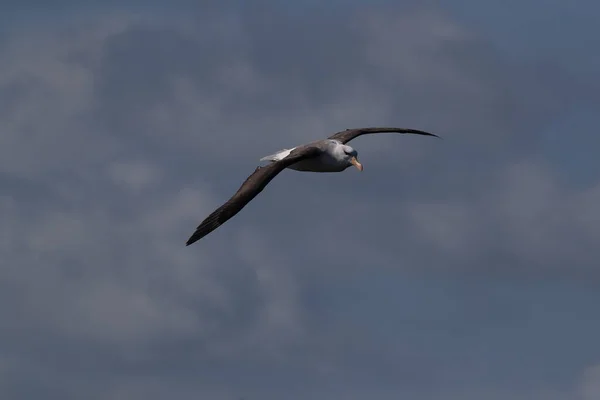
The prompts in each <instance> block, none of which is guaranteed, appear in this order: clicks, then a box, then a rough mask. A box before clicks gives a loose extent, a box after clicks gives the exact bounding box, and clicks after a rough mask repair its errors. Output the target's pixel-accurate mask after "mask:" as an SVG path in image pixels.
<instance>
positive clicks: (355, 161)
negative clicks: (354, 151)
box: [350, 157, 363, 171]
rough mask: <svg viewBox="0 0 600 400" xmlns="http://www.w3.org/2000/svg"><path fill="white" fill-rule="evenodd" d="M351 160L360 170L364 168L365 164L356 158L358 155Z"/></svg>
mask: <svg viewBox="0 0 600 400" xmlns="http://www.w3.org/2000/svg"><path fill="white" fill-rule="evenodd" d="M350 162H351V163H352V165H354V166H355V167H356V169H357V170H359V171H362V170H363V165H362V164H361V163H359V162H358V160H357V159H356V157H352V159H351V160H350Z"/></svg>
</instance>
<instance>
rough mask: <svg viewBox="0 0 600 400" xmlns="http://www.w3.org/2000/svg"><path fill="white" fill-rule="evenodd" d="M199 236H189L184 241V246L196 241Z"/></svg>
mask: <svg viewBox="0 0 600 400" xmlns="http://www.w3.org/2000/svg"><path fill="white" fill-rule="evenodd" d="M198 239H199V238H196V237H195V235H192V236H190V238H189V239H188V240H187V242H185V246H186V247H187V246H189V245H190V244H193V243H196V242H197V241H198Z"/></svg>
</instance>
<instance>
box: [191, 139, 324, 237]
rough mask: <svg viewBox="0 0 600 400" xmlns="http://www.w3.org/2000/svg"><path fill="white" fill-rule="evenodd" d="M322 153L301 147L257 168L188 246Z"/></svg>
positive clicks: (210, 217) (318, 149) (202, 223)
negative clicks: (286, 171) (292, 169)
mask: <svg viewBox="0 0 600 400" xmlns="http://www.w3.org/2000/svg"><path fill="white" fill-rule="evenodd" d="M322 151H323V150H322V149H321V148H320V147H319V146H310V145H307V146H300V147H298V148H296V149H294V150H293V151H292V152H291V153H290V154H289V155H288V156H287V157H286V158H284V159H283V160H280V161H277V162H274V163H271V164H269V165H267V166H265V167H257V168H256V169H255V170H254V172H253V173H252V174H251V175H250V176H249V177H248V178H246V180H245V181H244V183H242V185H241V186H240V188H239V189H238V191H237V192H236V193H235V194H234V195H233V196H232V197H231V198H230V199H229V200H227V202H225V203H224V204H223V205H222V206H220V207H219V208H217V209H216V210H215V211H213V212H212V213H211V214H210V215H209V216H208V217H206V218H205V219H204V221H202V222H201V223H200V225H198V227H197V228H196V231H195V232H194V233H193V234H192V236H190V238H189V239H188V240H187V242H186V246H189V245H190V244H192V243H194V242H196V241H198V240H200V239H202V238H203V237H204V236H206V235H208V234H209V233H211V232H212V231H214V230H215V229H217V228H218V227H219V226H221V225H223V224H224V223H225V222H226V221H227V220H229V219H230V218H232V217H233V216H234V215H236V214H237V213H239V212H240V211H241V210H242V208H244V207H245V206H246V204H248V203H249V202H250V201H251V200H252V199H253V198H255V197H256V195H258V194H259V193H260V192H262V191H263V189H264V188H265V187H266V186H267V185H268V184H269V182H271V180H273V178H275V177H276V176H277V174H279V173H280V172H281V171H283V170H284V169H285V168H287V167H288V166H290V165H292V164H294V163H296V162H298V161H300V160H302V159H307V158H311V157H316V156H318V155H319V154H321V152H322Z"/></svg>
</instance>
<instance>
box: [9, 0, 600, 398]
mask: <svg viewBox="0 0 600 400" xmlns="http://www.w3.org/2000/svg"><path fill="white" fill-rule="evenodd" d="M231 4H233V3H231ZM113 8H114V11H113V13H111V14H101V16H96V17H93V18H90V17H89V16H88V17H86V19H85V21H86V22H85V23H83V22H82V21H84V20H83V19H81V20H78V19H75V20H74V21H73V22H72V24H71V25H69V26H68V27H64V26H62V27H59V24H52V23H50V24H45V25H43V26H40V27H37V28H35V29H34V28H30V30H25V32H26V34H16V33H12V34H11V35H10V36H8V37H7V38H5V39H4V42H3V44H2V47H1V50H0V52H1V54H0V56H1V57H0V58H1V59H2V60H3V62H2V64H0V130H1V131H2V132H3V135H1V136H0V213H1V215H2V228H1V230H0V239H1V240H0V250H1V253H2V254H3V259H4V265H3V266H2V268H1V269H0V274H1V279H0V299H1V300H2V302H1V303H0V304H2V306H0V309H1V311H2V314H3V315H4V316H5V318H4V319H3V320H2V322H1V323H0V335H1V337H2V340H1V342H3V343H5V346H1V347H0V355H1V356H2V358H0V373H2V378H0V390H1V391H2V393H3V394H4V395H5V396H6V397H7V398H15V399H19V398H30V397H32V396H34V397H35V396H37V397H39V395H40V393H44V395H45V396H46V397H47V398H61V399H64V398H81V397H82V396H86V397H90V396H91V397H92V398H94V399H95V398H97V399H103V400H104V399H106V400H108V399H111V400H112V399H121V398H128V399H132V398H133V399H136V398H144V399H153V398H156V399H159V398H164V397H165V396H167V395H171V396H176V397H178V398H198V396H200V397H203V398H204V397H206V398H211V399H237V398H240V397H242V398H246V399H253V398H261V399H268V398H281V397H285V398H291V399H293V398H305V397H306V395H307V394H308V395H310V396H312V397H314V398H333V399H335V398H344V399H351V398H364V397H367V396H370V397H372V398H378V399H387V398H390V399H391V398H398V396H399V395H402V394H404V395H410V396H412V397H413V398H415V399H429V398H439V396H440V393H442V392H443V394H444V397H445V398H447V397H449V398H467V399H468V398H481V397H485V398H491V399H493V398H505V397H506V396H508V397H511V398H527V399H535V398H540V399H542V398H543V399H571V398H574V396H578V395H579V394H581V393H584V394H582V396H588V397H585V399H586V400H587V398H592V397H590V396H593V393H595V392H593V391H594V388H595V386H594V385H595V382H596V380H597V374H595V372H594V371H596V369H594V368H595V367H594V365H596V364H597V363H598V359H599V358H600V355H599V354H597V352H596V353H594V351H593V350H592V351H591V350H590V348H589V347H590V345H591V344H592V343H593V342H594V339H593V338H594V337H597V335H598V334H600V325H598V323H597V318H595V316H594V313H595V310H594V308H593V307H591V305H593V304H594V301H597V295H595V294H594V292H593V290H594V289H595V288H596V287H597V284H598V277H599V275H598V269H597V266H596V265H595V262H594V261H595V260H597V259H598V256H600V254H598V250H596V247H595V246H594V244H595V241H594V238H596V237H597V236H598V234H599V232H598V229H597V226H598V224H597V223H596V222H597V220H598V215H600V208H598V204H600V202H598V193H600V192H599V191H598V183H597V182H595V181H594V180H593V179H592V181H591V183H590V184H588V185H581V186H578V187H573V186H571V185H567V184H564V182H563V180H561V175H560V172H559V171H557V169H556V168H554V167H553V165H552V163H551V162H549V161H548V160H547V159H546V158H545V154H544V153H543V152H542V151H541V150H540V142H541V141H543V140H546V139H547V138H546V137H545V136H544V134H545V132H547V130H548V129H550V128H551V127H552V126H553V124H554V123H555V122H556V121H557V120H561V118H566V116H568V113H569V112H570V111H571V110H572V109H574V108H576V107H579V106H580V105H581V107H589V104H590V103H589V101H590V99H593V98H596V97H597V93H595V92H594V91H593V90H590V89H589V88H586V89H584V88H583V85H582V84H581V81H580V80H579V79H577V78H578V77H573V76H572V75H570V74H568V73H565V71H563V69H561V68H560V67H556V68H554V69H548V70H544V71H541V72H540V71H539V70H537V69H536V68H535V66H534V65H532V64H530V63H526V62H518V61H516V60H508V59H506V58H505V57H504V54H503V53H502V52H501V51H499V50H498V49H496V48H494V46H492V45H491V44H490V43H489V41H487V40H486V38H485V37H481V36H479V35H477V33H476V32H474V31H472V30H469V28H468V26H464V25H461V24H459V23H458V22H456V21H455V20H454V19H452V18H451V17H450V16H449V15H448V14H447V13H445V12H443V11H442V10H439V9H436V8H424V7H420V8H419V7H414V6H411V7H401V6H397V7H391V6H390V7H388V8H383V7H381V6H378V7H373V8H370V7H367V6H361V7H359V8H350V7H349V8H347V9H345V10H342V8H339V9H337V8H336V10H335V12H334V11H333V10H332V9H329V10H326V11H324V12H323V13H322V14H320V15H316V14H314V13H312V14H311V13H300V12H299V13H293V12H290V11H289V10H288V11H287V12H286V11H285V10H283V9H278V8H273V7H271V6H270V5H269V3H268V2H266V3H261V6H260V7H257V8H255V9H248V8H234V7H231V8H229V3H228V5H227V7H223V8H220V6H219V5H218V4H216V3H215V4H212V5H210V7H209V8H207V9H202V8H195V9H194V8H190V13H189V15H188V16H183V17H182V16H181V12H179V13H169V14H160V13H158V12H157V11H156V10H154V11H152V10H150V11H148V12H147V13H146V14H142V15H141V16H140V15H136V14H133V13H131V12H126V11H124V10H119V9H118V8H117V6H114V7H113ZM206 10H208V11H206ZM267 11H269V12H267ZM332 13H333V14H332ZM332 17H335V18H333V19H332ZM90 21H91V22H90ZM22 32H23V30H22V31H21V33H22ZM369 125H404V126H409V127H418V128H423V129H428V130H431V131H435V132H437V133H440V134H441V135H442V136H444V140H441V141H435V140H431V139H429V138H420V137H404V136H393V135H383V136H378V137H372V138H368V139H367V138H361V139H357V140H356V142H353V145H355V147H356V148H357V149H358V150H359V152H360V156H361V160H362V161H363V162H364V164H365V166H366V169H365V171H364V172H363V173H362V174H361V175H358V173H357V172H350V171H348V172H346V173H345V174H339V175H319V176H315V175H312V174H301V173H295V172H291V171H286V172H284V173H283V174H282V176H281V177H280V178H278V179H276V180H274V181H273V183H272V184H271V185H270V186H269V188H268V189H267V190H266V191H265V192H264V193H262V194H261V195H260V196H259V197H257V199H256V201H255V202H253V203H251V204H250V205H249V206H248V207H247V208H246V209H245V210H244V211H243V212H242V213H240V214H239V216H237V217H236V218H235V219H234V220H232V221H231V222H229V223H228V224H227V225H225V226H224V227H222V228H220V229H219V230H218V231H215V232H214V233H213V234H212V235H211V236H209V237H207V238H206V239H205V240H203V241H202V242H200V243H199V244H197V245H195V246H194V247H190V248H185V247H184V241H185V239H186V238H187V236H188V235H189V233H190V232H191V231H192V230H193V228H194V227H195V226H196V224H197V223H198V222H199V221H200V220H201V219H202V218H203V217H204V216H205V215H206V214H207V213H208V212H210V211H211V210H212V209H213V208H214V207H216V206H217V205H218V204H219V203H220V202H221V201H223V200H224V199H225V198H227V197H228V196H229V195H230V194H231V193H232V192H233V191H235V190H236V189H237V187H238V185H239V184H240V183H241V181H243V179H244V178H245V177H246V175H247V174H249V173H250V172H251V171H252V170H253V168H254V166H255V164H256V163H257V161H258V159H259V158H260V157H261V156H263V155H265V154H270V153H272V152H274V151H276V150H278V149H279V148H283V147H286V146H293V145H296V144H299V143H302V142H305V141H308V140H311V139H313V138H319V137H323V136H326V135H329V134H330V133H332V132H334V131H337V130H341V129H345V128H348V127H355V126H369ZM388 168H389V169H388ZM284 176H285V177H286V178H287V179H284V178H283V177H284ZM274 205H277V206H274ZM557 277H559V278H561V279H562V280H561V279H557ZM548 282H549V283H548ZM565 282H567V283H565ZM583 282H585V283H586V284H587V285H588V286H586V285H585V284H584V283H583ZM545 285H549V286H545ZM536 296H541V298H543V299H545V302H544V304H545V305H548V306H550V308H549V309H544V308H543V307H542V306H540V304H541V303H540V300H539V298H538V297H536ZM557 296H558V297H557ZM574 310H576V312H575V311H574ZM576 317H577V318H576ZM554 321H562V322H563V323H564V324H571V326H573V327H574V329H575V330H578V332H579V333H570V334H569V333H567V332H563V331H562V330H561V329H559V327H557V326H556V324H557V322H554ZM568 335H570V336H568ZM567 336H568V337H570V338H571V339H572V340H573V346H572V347H569V354H567V353H566V351H558V350H556V349H557V348H566V347H564V346H563V344H564V339H565V337H567ZM540 337H543V338H544V339H543V340H540V339H539V338H540ZM544 357H545V358H544ZM541 359H543V361H544V363H545V365H540V362H541V361H540V360H541ZM550 365H551V366H552V367H551V366H550ZM536 371H541V372H539V373H538V372H536ZM584 371H587V372H584ZM550 375H551V378H552V379H549V378H548V376H550ZM532 382H533V383H532ZM596 386H597V385H596ZM432 387H435V388H436V389H431V388H432ZM507 388H508V389H507ZM538 388H541V389H539V390H538ZM506 391H509V393H508V394H507V393H506ZM578 391H579V392H581V393H579V392H578ZM576 392H577V393H579V394H574V393H576ZM590 393H592V394H591V395H590ZM503 396H504V397H503Z"/></svg>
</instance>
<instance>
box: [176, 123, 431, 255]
mask: <svg viewBox="0 0 600 400" xmlns="http://www.w3.org/2000/svg"><path fill="white" fill-rule="evenodd" d="M384 132H393V133H409V134H415V135H425V136H435V137H437V138H439V136H438V135H434V134H433V133H429V132H425V131H420V130H417V129H408V128H357V129H346V130H345V131H341V132H337V133H335V134H333V135H331V136H329V137H328V138H327V139H322V140H317V141H314V142H311V143H308V144H304V145H301V146H297V147H294V148H292V149H283V150H280V151H278V152H277V153H275V154H271V155H268V156H266V157H263V158H261V159H260V161H268V162H269V164H268V165H266V166H263V167H261V166H259V167H257V168H256V170H254V172H253V173H252V174H251V175H250V176H249V177H248V178H247V179H246V180H245V181H244V183H242V186H240V188H239V189H238V191H237V192H236V193H235V194H234V195H233V196H232V197H231V198H230V199H229V200H227V202H225V203H224V204H223V205H222V206H220V207H219V208H217V209H216V210H215V211H213V212H212V213H211V214H210V215H209V216H208V217H206V219H204V221H202V223H200V225H198V227H197V228H196V231H195V232H194V233H193V234H192V236H190V238H189V239H188V241H187V242H186V246H189V245H190V244H192V243H194V242H196V241H198V240H200V239H202V238H203V237H204V236H206V235H208V234H209V233H211V232H212V231H214V230H215V229H217V228H218V227H219V226H221V225H223V224H224V223H225V222H226V221H227V220H229V219H230V218H232V217H233V216H234V215H236V214H237V213H238V212H240V211H241V210H242V208H244V207H245V206H246V204H248V203H249V202H250V201H251V200H252V199H254V197H256V195H258V194H259V193H260V192H262V191H263V189H264V188H265V186H267V184H268V183H269V182H271V180H273V178H275V176H277V174H279V173H280V172H281V171H283V170H284V169H286V168H288V169H292V170H295V171H307V172H342V171H344V170H345V169H346V168H348V167H351V166H354V167H356V168H357V169H358V170H359V171H362V170H363V166H362V164H361V163H360V162H358V153H357V151H356V150H354V149H353V148H352V147H350V146H348V145H347V144H346V143H348V142H349V141H351V140H352V139H355V138H357V137H358V136H361V135H365V134H371V133H384Z"/></svg>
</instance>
